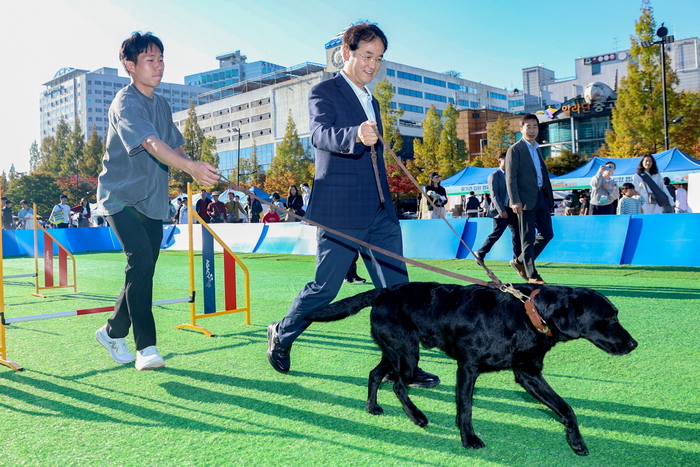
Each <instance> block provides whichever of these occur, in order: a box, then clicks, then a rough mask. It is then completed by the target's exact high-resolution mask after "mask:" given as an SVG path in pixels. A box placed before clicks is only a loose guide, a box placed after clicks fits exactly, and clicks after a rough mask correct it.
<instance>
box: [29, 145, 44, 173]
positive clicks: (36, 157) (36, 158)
mask: <svg viewBox="0 0 700 467" xmlns="http://www.w3.org/2000/svg"><path fill="white" fill-rule="evenodd" d="M39 165H41V153H40V152H39V145H38V144H36V140H34V141H32V145H31V146H29V172H30V173H34V172H36V171H37V170H39Z"/></svg>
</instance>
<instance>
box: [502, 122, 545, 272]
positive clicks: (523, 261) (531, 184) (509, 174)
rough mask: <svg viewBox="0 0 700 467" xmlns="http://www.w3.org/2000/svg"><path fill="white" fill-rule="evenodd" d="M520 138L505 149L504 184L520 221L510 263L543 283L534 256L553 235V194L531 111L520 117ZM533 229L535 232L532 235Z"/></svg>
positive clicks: (536, 124)
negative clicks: (518, 249) (518, 248)
mask: <svg viewBox="0 0 700 467" xmlns="http://www.w3.org/2000/svg"><path fill="white" fill-rule="evenodd" d="M520 131H521V133H522V135H523V137H522V139H521V140H520V141H518V142H517V143H515V144H514V145H512V146H511V147H510V148H508V152H507V153H506V187H507V189H508V197H509V198H510V203H511V208H512V209H513V212H514V213H516V214H517V215H518V222H519V224H520V241H521V249H522V251H521V253H520V257H519V258H516V259H514V260H512V261H511V262H510V265H511V266H512V267H513V268H514V269H515V270H516V271H518V274H520V276H521V277H523V278H524V279H527V281H528V282H530V283H533V284H544V283H545V282H544V280H542V278H541V277H540V275H539V274H538V272H537V269H536V268H535V259H537V257H538V256H539V255H540V253H542V250H544V247H545V246H546V245H547V243H549V241H550V240H551V239H552V238H554V231H553V230H552V212H553V211H554V195H553V193H552V184H551V182H550V181H549V174H548V173H547V166H546V165H545V164H544V159H543V158H542V154H541V153H540V149H539V145H538V144H537V135H538V133H539V121H538V120H537V116H536V115H534V114H525V115H524V116H523V117H522V118H521V119H520ZM535 230H537V236H535Z"/></svg>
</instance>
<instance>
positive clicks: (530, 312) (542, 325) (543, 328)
mask: <svg viewBox="0 0 700 467" xmlns="http://www.w3.org/2000/svg"><path fill="white" fill-rule="evenodd" d="M538 293H540V289H535V290H533V291H532V293H531V294H530V296H529V297H528V299H527V300H525V301H524V302H523V304H524V305H525V310H526V311H525V313H526V314H527V317H528V318H530V322H531V323H532V325H533V326H535V329H537V330H538V331H539V332H541V333H542V334H546V335H548V336H551V335H552V330H551V329H549V326H547V322H546V321H545V320H543V319H542V317H541V316H540V314H539V313H538V312H537V308H536V307H535V297H536V296H537V294H538Z"/></svg>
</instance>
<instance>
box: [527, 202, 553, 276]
mask: <svg viewBox="0 0 700 467" xmlns="http://www.w3.org/2000/svg"><path fill="white" fill-rule="evenodd" d="M518 221H519V222H520V239H521V244H522V251H521V253H520V258H519V262H521V263H522V264H523V265H524V266H525V272H526V273H527V277H528V278H533V277H537V276H538V274H537V269H536V268H535V260H536V259H537V257H538V256H539V255H540V253H542V250H544V247H545V246H547V243H549V241H550V240H551V239H552V238H554V230H553V229H552V215H551V213H550V212H549V202H548V201H547V196H545V194H544V192H542V191H539V192H537V204H536V205H535V209H528V210H527V211H522V213H521V214H520V215H519V216H518ZM535 230H536V231H537V236H535Z"/></svg>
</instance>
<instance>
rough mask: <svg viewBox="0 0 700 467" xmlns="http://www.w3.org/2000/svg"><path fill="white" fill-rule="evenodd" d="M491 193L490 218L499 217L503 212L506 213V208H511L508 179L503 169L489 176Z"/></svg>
mask: <svg viewBox="0 0 700 467" xmlns="http://www.w3.org/2000/svg"><path fill="white" fill-rule="evenodd" d="M489 192H490V193H491V204H490V205H489V216H491V217H498V215H499V214H501V213H502V212H506V206H510V203H509V202H508V201H509V198H508V189H507V188H506V177H505V175H504V174H503V171H502V170H501V169H498V170H496V171H495V172H493V173H492V174H491V175H489Z"/></svg>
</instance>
